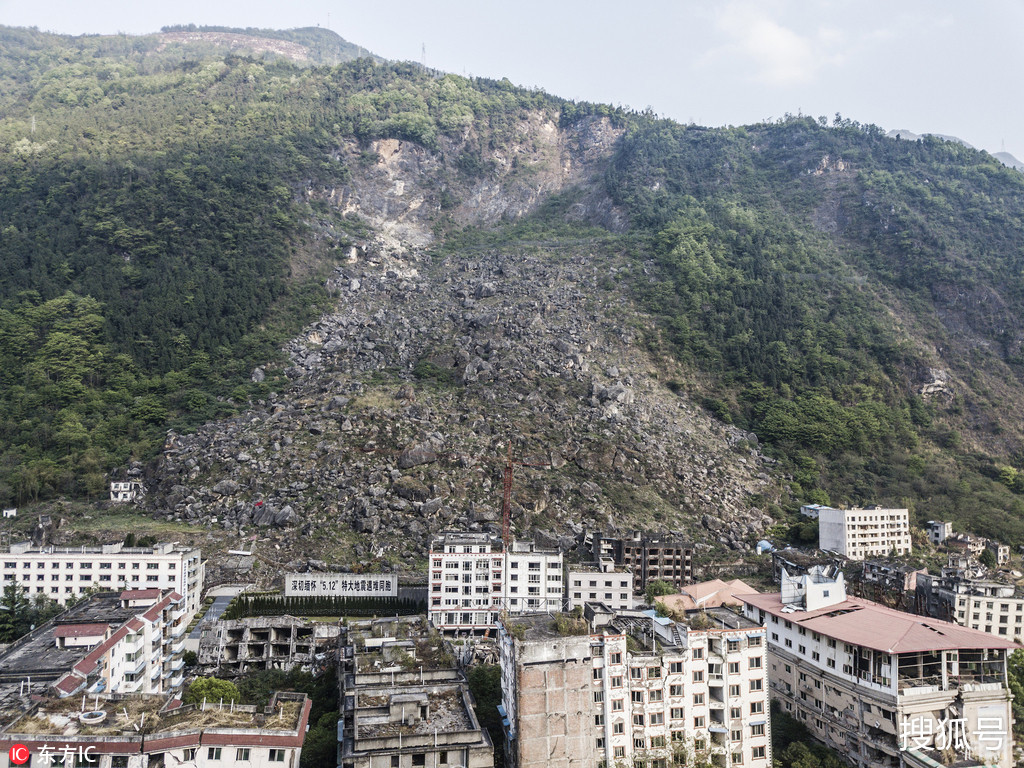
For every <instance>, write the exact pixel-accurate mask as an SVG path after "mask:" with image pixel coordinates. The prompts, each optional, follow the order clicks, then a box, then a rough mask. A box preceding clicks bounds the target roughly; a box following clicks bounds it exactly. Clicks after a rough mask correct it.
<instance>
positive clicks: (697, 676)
mask: <svg viewBox="0 0 1024 768" xmlns="http://www.w3.org/2000/svg"><path fill="white" fill-rule="evenodd" d="M693 682H695V683H702V682H704V671H703V670H700V669H697V670H694V673H693Z"/></svg>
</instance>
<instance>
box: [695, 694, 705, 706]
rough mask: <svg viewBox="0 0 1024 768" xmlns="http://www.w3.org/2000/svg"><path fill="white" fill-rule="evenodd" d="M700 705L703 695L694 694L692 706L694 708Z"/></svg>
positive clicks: (702, 701) (702, 702)
mask: <svg viewBox="0 0 1024 768" xmlns="http://www.w3.org/2000/svg"><path fill="white" fill-rule="evenodd" d="M702 704H704V694H703V693H695V694H693V705H694V706H695V707H699V706H701V705H702Z"/></svg>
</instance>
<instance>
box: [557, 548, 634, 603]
mask: <svg viewBox="0 0 1024 768" xmlns="http://www.w3.org/2000/svg"><path fill="white" fill-rule="evenodd" d="M584 603H604V604H605V605H606V606H608V607H609V608H611V609H613V610H626V609H629V608H632V607H633V574H632V572H631V571H630V570H629V568H626V567H624V566H617V565H615V563H614V562H613V561H612V559H611V558H610V557H602V558H600V560H599V561H598V563H597V564H596V565H580V564H573V565H568V566H566V586H565V608H566V610H568V611H571V610H572V609H573V608H576V607H578V606H582V605H583V604H584Z"/></svg>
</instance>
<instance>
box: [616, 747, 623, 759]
mask: <svg viewBox="0 0 1024 768" xmlns="http://www.w3.org/2000/svg"><path fill="white" fill-rule="evenodd" d="M625 756H626V748H625V747H616V748H615V757H616V758H624V757H625Z"/></svg>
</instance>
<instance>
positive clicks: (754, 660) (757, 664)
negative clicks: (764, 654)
mask: <svg viewBox="0 0 1024 768" xmlns="http://www.w3.org/2000/svg"><path fill="white" fill-rule="evenodd" d="M760 668H761V657H760V656H751V657H750V669H760Z"/></svg>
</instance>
